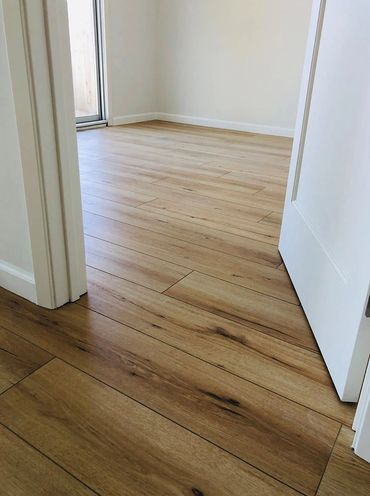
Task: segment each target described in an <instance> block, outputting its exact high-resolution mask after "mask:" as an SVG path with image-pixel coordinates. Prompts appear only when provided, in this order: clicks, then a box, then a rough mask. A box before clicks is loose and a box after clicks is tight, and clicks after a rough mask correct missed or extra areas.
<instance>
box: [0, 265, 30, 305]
mask: <svg viewBox="0 0 370 496" xmlns="http://www.w3.org/2000/svg"><path fill="white" fill-rule="evenodd" d="M0 286H1V287H3V288H5V289H7V290H8V291H11V292H12V293H16V294H17V295H19V296H23V298H26V299H27V300H30V301H32V302H33V303H36V302H37V296H36V284H35V278H34V275H33V274H32V273H31V272H27V271H25V270H23V269H20V268H19V267H16V266H14V265H11V264H8V263H7V262H4V261H2V260H0Z"/></svg>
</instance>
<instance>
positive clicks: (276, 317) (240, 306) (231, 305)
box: [166, 270, 317, 350]
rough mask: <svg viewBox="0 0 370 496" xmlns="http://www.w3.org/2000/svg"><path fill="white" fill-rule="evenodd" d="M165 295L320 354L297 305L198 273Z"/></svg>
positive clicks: (188, 277)
mask: <svg viewBox="0 0 370 496" xmlns="http://www.w3.org/2000/svg"><path fill="white" fill-rule="evenodd" d="M276 272H279V273H280V272H282V271H280V270H277V271H276ZM166 294H168V295H170V296H173V297H174V298H176V299H178V300H181V301H184V302H186V303H189V304H191V305H194V306H196V307H199V308H203V309H204V310H207V311H209V312H213V313H215V314H217V315H221V316H222V317H226V318H228V319H231V320H234V321H235V322H239V323H241V324H246V325H248V326H250V327H253V328H254V329H257V330H260V331H261V332H264V333H266V334H267V335H271V336H274V337H277V338H279V339H282V340H283V341H287V342H289V343H292V344H295V345H298V346H302V347H304V348H307V349H311V350H317V345H316V342H315V340H314V337H313V334H312V331H311V329H310V326H309V324H308V322H307V320H306V317H305V315H304V313H303V311H302V309H301V308H300V307H298V306H296V305H292V304H290V303H286V302H283V301H280V300H275V299H272V298H270V297H268V296H266V295H263V294H260V293H256V292H254V291H251V290H249V289H246V288H242V287H240V286H236V285H235V284H231V283H228V282H225V281H222V280H220V279H215V278H214V277H210V276H208V275H205V274H199V273H197V272H192V273H191V274H190V275H189V276H186V277H185V278H184V279H182V280H181V281H180V282H179V283H177V284H176V285H174V286H172V288H170V289H169V290H168V291H166Z"/></svg>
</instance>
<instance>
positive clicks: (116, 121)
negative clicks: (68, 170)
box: [111, 112, 294, 138]
mask: <svg viewBox="0 0 370 496" xmlns="http://www.w3.org/2000/svg"><path fill="white" fill-rule="evenodd" d="M151 120H159V121H167V122H176V123H179V124H192V125H194V126H204V127H213V128H216V129H227V130H230V131H244V132H247V133H254V134H267V135H271V136H284V137H288V138H292V137H293V136H294V129H291V128H285V127H277V126H264V125H262V124H251V123H248V122H236V121H222V120H218V119H207V118H205V117H192V116H188V115H180V114H167V113H164V112H152V113H146V114H133V115H126V116H122V117H113V118H112V120H111V122H112V125H113V126H119V125H122V124H134V123H135V122H145V121H151Z"/></svg>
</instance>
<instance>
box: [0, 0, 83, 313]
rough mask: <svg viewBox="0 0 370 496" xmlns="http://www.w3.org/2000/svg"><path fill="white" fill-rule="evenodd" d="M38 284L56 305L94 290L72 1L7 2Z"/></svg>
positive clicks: (40, 299)
mask: <svg viewBox="0 0 370 496" xmlns="http://www.w3.org/2000/svg"><path fill="white" fill-rule="evenodd" d="M3 9H4V20H5V29H6V39H7V48H8V53H9V64H10V72H11V79H12V88H13V95H14V101H15V108H16V120H17V127H18V134H19V144H20V151H21V158H22V167H23V176H24V186H25V194H26V204H27V212H28V220H29V228H30V238H31V247H32V258H33V267H34V277H35V286H36V298H35V300H36V301H35V302H36V303H37V304H39V305H41V306H44V307H47V308H56V307H59V306H61V305H63V304H64V303H66V302H68V301H75V300H76V299H78V298H79V297H80V296H81V294H83V293H85V292H86V272H85V260H84V243H83V227H82V208H81V194H80V182H79V171H78V154H77V141H76V130H75V117H74V108H73V86H72V70H71V61H70V53H69V34H68V18H67V5H66V2H65V1H61V0H58V1H57V2H56V1H54V0H45V1H43V0H3Z"/></svg>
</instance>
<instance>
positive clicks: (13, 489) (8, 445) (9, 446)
mask: <svg viewBox="0 0 370 496" xmlns="http://www.w3.org/2000/svg"><path fill="white" fill-rule="evenodd" d="M0 440H1V441H0V460H1V463H0V480H1V484H0V495H1V496H33V495H37V496H56V495H57V496H72V495H73V496H93V495H96V493H95V492H93V491H91V490H90V489H88V488H87V487H85V486H84V485H83V484H81V482H79V481H78V480H76V479H75V478H74V477H72V476H71V475H70V474H68V473H67V472H65V471H64V470H63V469H61V468H60V467H58V465H56V464H55V463H53V462H52V461H50V460H48V459H47V458H46V457H45V456H43V455H41V454H40V453H39V452H37V451H36V450H35V449H34V448H32V447H31V446H29V445H28V444H27V443H25V442H24V441H22V440H21V439H19V437H17V436H16V435H15V434H13V433H11V432H10V431H9V430H8V429H5V428H4V427H2V426H0Z"/></svg>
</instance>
